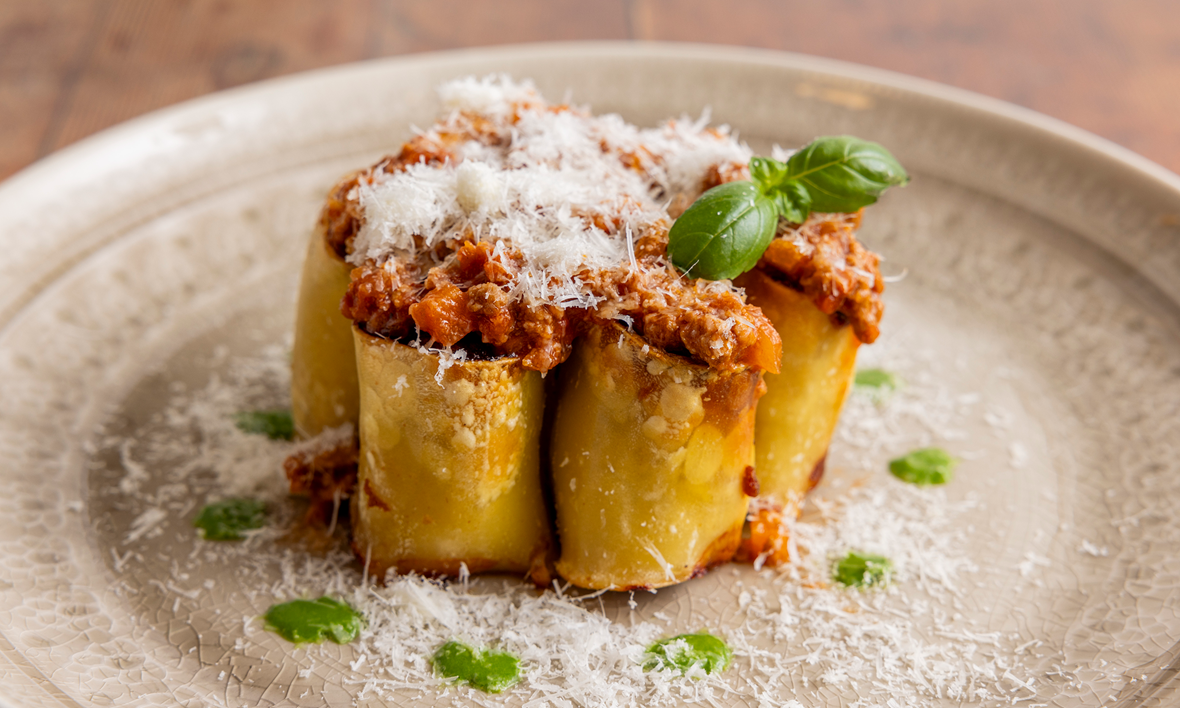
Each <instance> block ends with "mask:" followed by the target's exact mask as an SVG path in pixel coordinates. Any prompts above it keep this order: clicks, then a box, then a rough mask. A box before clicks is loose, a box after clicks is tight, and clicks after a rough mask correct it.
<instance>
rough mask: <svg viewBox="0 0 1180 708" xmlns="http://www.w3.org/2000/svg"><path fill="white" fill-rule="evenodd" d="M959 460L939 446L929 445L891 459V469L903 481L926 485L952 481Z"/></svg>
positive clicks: (921, 485)
mask: <svg viewBox="0 0 1180 708" xmlns="http://www.w3.org/2000/svg"><path fill="white" fill-rule="evenodd" d="M956 464H958V461H957V460H956V459H955V458H953V457H951V455H950V453H948V452H947V451H946V450H943V449H942V448H939V447H927V448H922V449H921V450H914V451H913V452H911V453H909V454H908V455H905V456H904V457H899V458H897V459H896V460H890V462H889V471H890V472H892V473H893V476H894V477H897V478H898V479H900V480H901V481H903V482H909V483H910V484H916V485H918V486H920V487H926V486H929V485H931V484H946V483H947V482H949V481H950V478H951V472H952V471H954V469H955V465H956Z"/></svg>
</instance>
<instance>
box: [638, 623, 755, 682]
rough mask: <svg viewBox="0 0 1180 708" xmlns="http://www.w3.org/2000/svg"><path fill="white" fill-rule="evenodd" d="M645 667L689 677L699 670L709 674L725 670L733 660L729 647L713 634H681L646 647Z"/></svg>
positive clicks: (648, 669)
mask: <svg viewBox="0 0 1180 708" xmlns="http://www.w3.org/2000/svg"><path fill="white" fill-rule="evenodd" d="M645 657H646V660H645V661H644V664H643V668H644V670H646V671H651V670H653V669H672V670H674V671H679V672H680V673H682V674H689V673H690V672H692V671H693V669H695V668H700V669H701V670H702V671H704V672H705V673H706V674H712V673H715V672H717V671H724V670H725V668H726V667H728V666H729V662H730V660H731V659H732V658H733V652H732V651H731V650H730V648H729V645H727V644H726V643H725V642H723V641H722V640H721V639H719V638H717V637H714V636H713V635H712V634H708V633H706V632H700V633H697V634H681V635H678V636H675V637H671V638H669V639H661V640H660V641H658V642H656V643H655V644H652V645H651V646H650V647H648V648H647V653H646V654H645Z"/></svg>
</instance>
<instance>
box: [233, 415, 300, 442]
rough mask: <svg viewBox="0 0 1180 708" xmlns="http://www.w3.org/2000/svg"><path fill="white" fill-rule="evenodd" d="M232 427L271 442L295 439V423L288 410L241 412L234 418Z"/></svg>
mask: <svg viewBox="0 0 1180 708" xmlns="http://www.w3.org/2000/svg"><path fill="white" fill-rule="evenodd" d="M234 425H236V426H238V430H240V431H242V432H243V433H250V434H252V435H265V436H266V437H268V438H270V439H271V440H291V439H293V438H294V437H295V421H294V420H292V418H291V411H289V410H282V409H277V410H272V411H242V412H241V413H238V414H237V415H235V416H234Z"/></svg>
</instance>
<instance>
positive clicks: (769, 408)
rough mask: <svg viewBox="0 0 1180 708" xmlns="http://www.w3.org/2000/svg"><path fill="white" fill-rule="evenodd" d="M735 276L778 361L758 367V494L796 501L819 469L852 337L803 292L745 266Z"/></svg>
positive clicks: (850, 364)
mask: <svg viewBox="0 0 1180 708" xmlns="http://www.w3.org/2000/svg"><path fill="white" fill-rule="evenodd" d="M736 284H737V285H739V286H741V287H743V288H745V290H746V297H747V301H748V302H749V303H750V304H752V305H757V306H758V307H760V308H761V309H762V312H763V314H765V315H766V317H767V318H768V319H770V321H771V322H772V323H773V324H774V327H775V329H777V330H778V332H779V335H780V336H781V337H782V340H783V360H782V369H781V370H780V371H779V373H777V374H771V373H767V374H766V396H765V397H763V399H762V401H761V402H759V404H758V422H757V425H756V429H755V441H756V442H755V449H756V460H757V461H756V462H755V468H756V469H757V470H758V480H759V482H760V483H761V488H762V496H763V497H766V498H768V499H770V500H771V501H773V502H776V503H778V504H782V505H786V504H789V503H792V502H797V501H798V500H799V499H801V498H802V497H803V495H804V494H806V493H807V492H808V491H810V490H811V488H812V487H814V486H815V485H816V484H817V483H818V482H819V480H820V477H821V476H822V475H823V465H824V461H825V459H826V456H827V453H828V443H829V441H830V440H831V439H832V433H833V431H834V430H835V429H836V420H837V418H838V417H839V415H840V408H841V407H842V406H843V405H844V398H845V396H846V395H847V394H848V389H849V386H850V384H851V382H852V377H853V372H854V371H853V370H854V368H855V365H856V350H857V347H858V346H860V340H858V339H857V338H856V335H855V333H854V332H853V329H852V327H851V326H848V325H836V324H833V323H832V320H831V318H830V317H829V316H828V315H826V314H824V313H823V312H822V311H820V309H819V308H817V307H816V306H815V305H814V304H813V303H812V302H811V300H810V299H809V298H808V297H807V296H806V295H804V294H803V293H800V292H798V291H796V290H793V289H791V288H789V287H787V286H785V285H783V284H781V283H779V282H777V281H775V280H774V279H772V278H771V277H770V276H768V275H766V273H764V272H763V271H762V270H760V269H755V270H752V271H750V272H748V273H746V274H744V275H743V276H741V278H739V279H738V280H737V281H736Z"/></svg>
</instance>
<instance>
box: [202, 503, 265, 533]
mask: <svg viewBox="0 0 1180 708" xmlns="http://www.w3.org/2000/svg"><path fill="white" fill-rule="evenodd" d="M265 523H266V505H265V504H263V503H262V502H260V501H258V500H257V499H226V500H225V501H220V502H215V503H213V504H208V505H206V506H205V508H203V509H201V513H200V514H197V518H196V519H193V526H196V527H197V529H198V530H199V531H200V534H201V536H202V537H203V538H205V539H206V540H209V541H239V540H241V539H242V538H244V536H243V535H242V532H243V531H249V530H251V529H260V528H262V526H263V525H264V524H265Z"/></svg>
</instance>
